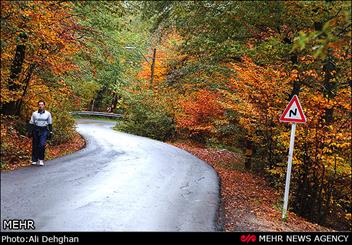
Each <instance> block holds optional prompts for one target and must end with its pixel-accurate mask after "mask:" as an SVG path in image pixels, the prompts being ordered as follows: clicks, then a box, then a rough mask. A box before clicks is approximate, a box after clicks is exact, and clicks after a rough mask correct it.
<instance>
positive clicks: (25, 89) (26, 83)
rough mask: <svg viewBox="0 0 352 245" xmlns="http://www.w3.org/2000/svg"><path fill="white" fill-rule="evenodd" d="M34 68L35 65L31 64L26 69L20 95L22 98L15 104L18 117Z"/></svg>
mask: <svg viewBox="0 0 352 245" xmlns="http://www.w3.org/2000/svg"><path fill="white" fill-rule="evenodd" d="M35 68H36V64H35V63H32V64H31V65H30V66H29V68H28V72H27V74H26V77H25V78H24V79H23V82H22V83H23V84H25V87H24V89H23V93H22V97H21V98H20V99H19V100H18V101H17V103H16V115H19V114H20V112H21V109H22V108H21V107H22V103H23V99H24V97H25V96H26V94H27V90H28V86H29V82H30V81H31V78H32V75H33V72H34V69H35Z"/></svg>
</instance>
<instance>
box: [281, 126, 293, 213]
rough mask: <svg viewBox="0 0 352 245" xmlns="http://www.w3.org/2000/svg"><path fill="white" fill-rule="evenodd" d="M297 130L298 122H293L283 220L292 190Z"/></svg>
mask: <svg viewBox="0 0 352 245" xmlns="http://www.w3.org/2000/svg"><path fill="white" fill-rule="evenodd" d="M295 132H296V123H292V128H291V138H290V149H289V151H288V163H287V173H286V185H285V195H284V206H283V210H282V219H283V220H284V219H285V218H286V213H287V206H288V193H289V191H290V179H291V168H292V156H293V146H294V144H295Z"/></svg>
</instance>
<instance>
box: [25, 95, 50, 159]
mask: <svg viewBox="0 0 352 245" xmlns="http://www.w3.org/2000/svg"><path fill="white" fill-rule="evenodd" d="M38 106H39V110H38V111H35V112H33V114H32V117H31V120H30V122H29V136H31V137H33V140H32V165H36V164H37V162H38V160H39V165H40V166H44V153H45V144H46V140H47V139H50V138H51V136H52V130H53V127H52V123H53V120H52V118H51V113H50V112H48V111H46V110H44V107H45V102H44V101H42V100H40V101H39V102H38Z"/></svg>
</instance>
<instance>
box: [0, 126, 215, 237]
mask: <svg viewBox="0 0 352 245" xmlns="http://www.w3.org/2000/svg"><path fill="white" fill-rule="evenodd" d="M112 126H114V124H113V123H111V122H105V121H95V120H88V119H87V120H79V121H78V127H77V131H78V132H79V133H81V134H82V135H83V136H84V137H85V139H86V141H87V147H86V148H85V149H83V150H81V151H79V152H76V153H74V154H71V155H67V156H65V157H61V158H58V159H55V160H52V161H47V162H46V166H44V167H39V166H31V167H28V168H23V169H20V170H16V171H11V172H2V173H1V229H2V224H3V219H10V218H16V219H33V220H34V222H35V227H36V230H37V231H214V230H216V216H217V210H218V205H219V185H218V182H219V181H218V177H217V175H216V173H215V171H214V170H213V169H212V168H211V167H210V166H209V165H207V164H206V163H204V162H203V161H201V160H199V159H198V158H196V157H194V156H193V155H191V154H189V153H187V152H185V151H183V150H180V149H178V148H176V147H173V146H171V145H167V144H164V143H162V142H159V141H155V140H151V139H148V138H144V137H139V136H134V135H130V134H125V133H121V132H117V131H114V130H112V129H111V127H112ZM4 231H5V230H4ZM6 231H8V230H6Z"/></svg>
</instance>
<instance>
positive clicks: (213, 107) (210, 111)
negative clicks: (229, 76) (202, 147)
mask: <svg viewBox="0 0 352 245" xmlns="http://www.w3.org/2000/svg"><path fill="white" fill-rule="evenodd" d="M218 98H219V95H218V94H216V93H214V92H211V91H209V90H205V89H202V90H199V91H197V92H193V93H191V94H190V95H189V96H188V97H186V98H182V99H181V100H180V101H179V105H180V107H181V112H180V113H177V114H176V122H177V127H178V128H186V129H188V130H190V131H195V132H202V131H205V132H211V131H212V130H213V127H214V125H213V122H214V120H215V119H217V118H219V117H221V115H222V114H223V108H222V107H221V105H220V103H219V102H218V101H217V100H218Z"/></svg>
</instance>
